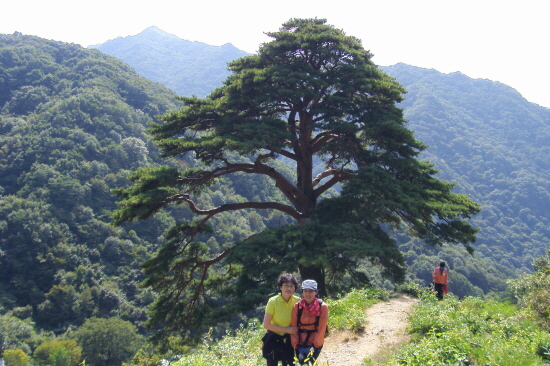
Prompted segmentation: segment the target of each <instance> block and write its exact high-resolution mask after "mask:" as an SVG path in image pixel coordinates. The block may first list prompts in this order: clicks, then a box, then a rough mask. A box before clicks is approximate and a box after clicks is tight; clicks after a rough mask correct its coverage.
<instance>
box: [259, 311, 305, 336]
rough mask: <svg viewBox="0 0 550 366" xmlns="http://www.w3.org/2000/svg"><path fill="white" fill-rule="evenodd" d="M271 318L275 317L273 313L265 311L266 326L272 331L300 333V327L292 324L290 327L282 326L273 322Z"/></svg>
mask: <svg viewBox="0 0 550 366" xmlns="http://www.w3.org/2000/svg"><path fill="white" fill-rule="evenodd" d="M271 319H273V315H271V314H268V313H265V315H264V328H265V329H267V330H270V331H272V332H277V333H288V334H295V333H298V327H296V326H292V324H291V325H290V327H280V326H278V325H275V324H271Z"/></svg>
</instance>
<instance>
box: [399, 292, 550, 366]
mask: <svg viewBox="0 0 550 366" xmlns="http://www.w3.org/2000/svg"><path fill="white" fill-rule="evenodd" d="M409 321H410V326H409V330H410V331H411V332H412V334H413V341H412V342H411V343H410V344H409V345H408V346H407V347H405V348H404V349H403V350H402V351H401V352H400V353H399V354H396V355H394V357H393V358H392V359H391V362H390V365H435V364H437V365H469V364H475V365H487V366H523V365H525V366H528V365H530V366H532V365H543V364H544V361H543V359H544V358H545V357H548V350H549V347H550V336H549V335H548V334H547V333H546V332H545V331H544V330H542V329H541V328H540V327H538V326H537V324H536V322H535V321H534V320H533V317H532V316H531V314H529V313H527V312H525V311H523V312H522V311H519V309H518V308H517V307H516V306H515V305H512V304H509V303H502V302H497V301H496V300H483V299H480V298H474V297H467V298H465V299H464V300H463V301H458V299H457V298H456V297H454V296H447V297H446V300H445V301H437V300H435V298H434V297H433V296H430V297H426V298H424V299H423V300H422V301H421V302H420V303H418V304H416V305H415V306H414V307H413V313H412V315H411V316H410V317H409Z"/></svg>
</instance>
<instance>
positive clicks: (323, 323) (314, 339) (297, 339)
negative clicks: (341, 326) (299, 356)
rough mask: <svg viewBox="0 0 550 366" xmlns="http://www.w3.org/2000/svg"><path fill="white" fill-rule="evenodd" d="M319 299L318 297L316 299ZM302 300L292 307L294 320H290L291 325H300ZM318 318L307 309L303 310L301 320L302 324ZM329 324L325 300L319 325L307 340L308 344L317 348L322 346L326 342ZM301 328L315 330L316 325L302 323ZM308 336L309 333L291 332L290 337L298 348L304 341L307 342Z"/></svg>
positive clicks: (293, 344) (311, 322) (310, 322)
mask: <svg viewBox="0 0 550 366" xmlns="http://www.w3.org/2000/svg"><path fill="white" fill-rule="evenodd" d="M315 301H317V299H315ZM299 303H300V302H298V303H296V305H294V308H293V309H292V320H291V321H290V325H291V326H292V327H296V326H298V304H299ZM316 320H317V317H316V316H315V315H313V314H310V313H309V312H308V311H307V310H306V309H304V310H302V319H301V321H300V323H301V324H313V323H315V321H316ZM327 324H328V305H327V304H326V303H325V302H323V304H322V305H321V316H320V317H319V325H317V332H314V333H311V335H310V336H309V339H308V341H307V343H308V344H307V346H310V345H312V344H313V345H314V346H315V347H316V348H319V347H321V346H322V345H323V344H324V343H325V333H326V331H327ZM299 329H305V330H314V329H315V326H314V325H302V326H300V328H299ZM306 337H307V333H298V334H291V335H290V339H291V342H292V347H294V348H298V344H299V345H303V342H305V340H306Z"/></svg>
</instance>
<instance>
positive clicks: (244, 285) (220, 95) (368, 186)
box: [113, 19, 480, 339]
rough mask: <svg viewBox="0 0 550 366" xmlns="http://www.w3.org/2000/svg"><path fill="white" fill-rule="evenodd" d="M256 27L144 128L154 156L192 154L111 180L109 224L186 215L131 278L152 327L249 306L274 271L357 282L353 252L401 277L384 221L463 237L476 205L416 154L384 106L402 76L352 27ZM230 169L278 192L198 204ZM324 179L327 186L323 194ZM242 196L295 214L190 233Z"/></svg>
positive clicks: (416, 145)
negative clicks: (221, 68) (223, 62)
mask: <svg viewBox="0 0 550 366" xmlns="http://www.w3.org/2000/svg"><path fill="white" fill-rule="evenodd" d="M267 35H268V36H269V37H270V38H271V39H272V40H271V41H270V42H267V43H265V44H263V45H262V46H261V47H260V49H259V51H258V53H257V54H255V55H252V56H247V57H243V58H240V59H238V60H236V61H233V62H231V63H230V64H229V69H230V71H231V72H232V74H231V75H230V76H229V77H228V78H227V80H226V81H225V82H224V85H223V86H222V87H220V88H218V89H216V90H214V91H213V92H212V93H211V94H210V95H209V96H208V97H207V98H205V99H198V98H195V97H181V98H180V99H181V100H182V101H183V103H184V105H185V107H184V108H183V109H182V110H180V111H178V112H174V113H170V114H167V115H164V116H163V117H162V118H161V120H162V121H163V122H164V123H162V124H156V125H153V126H152V127H151V128H150V132H151V133H152V135H153V137H154V139H155V141H156V143H157V144H158V146H159V148H160V149H161V153H162V156H163V157H165V158H179V157H182V156H185V155H188V154H191V155H192V156H193V157H194V158H195V159H196V160H197V161H198V162H200V168H193V169H188V170H185V171H180V170H178V169H176V168H169V167H156V168H142V169H141V170H138V171H136V172H135V173H134V174H133V175H132V176H131V180H132V182H133V185H132V186H131V187H129V188H125V189H122V188H121V189H118V190H117V191H116V193H117V194H118V196H119V197H120V198H121V201H120V202H119V209H118V210H117V211H115V213H114V214H113V220H114V222H115V223H116V224H122V223H124V222H131V221H135V220H141V219H146V218H147V217H150V216H151V215H153V214H154V213H156V212H158V211H159V210H162V209H164V208H166V207H168V206H169V205H171V204H178V203H179V204H184V205H187V206H188V207H189V209H190V210H191V211H192V212H193V213H194V214H195V217H196V220H195V221H192V222H187V223H182V224H180V225H179V226H177V227H175V228H174V229H173V230H172V232H171V233H170V234H169V237H168V240H167V244H166V246H165V247H164V248H162V249H161V250H160V251H159V252H158V254H157V256H156V257H155V258H153V259H151V260H150V261H148V262H146V263H144V265H143V268H144V270H145V272H146V274H147V275H148V280H146V282H145V284H144V285H145V286H151V287H152V288H153V289H154V290H156V291H158V292H159V294H160V297H159V299H158V300H157V302H156V303H155V304H154V306H153V309H152V314H153V316H152V319H151V325H159V324H162V325H163V328H162V330H161V331H160V332H159V334H158V337H159V339H160V338H162V337H165V336H167V335H169V334H170V333H171V332H172V331H178V330H180V331H181V330H182V329H184V332H187V334H188V335H189V334H191V333H192V331H190V330H189V329H200V328H198V327H200V326H201V325H205V324H209V323H211V324H214V323H215V322H219V321H222V320H228V319H230V318H231V316H233V315H234V314H236V313H237V312H243V311H246V310H249V309H251V308H253V307H254V306H257V305H258V304H259V303H261V302H262V301H265V299H266V296H267V294H269V292H270V291H272V290H273V285H272V284H273V283H274V281H275V280H276V278H277V276H278V275H279V274H280V273H281V272H283V271H288V272H293V273H299V274H300V276H301V277H302V279H306V278H313V279H316V280H317V281H318V283H319V285H320V291H321V293H322V294H323V295H327V294H330V293H336V292H338V291H341V290H343V289H344V288H343V287H344V286H360V285H365V284H367V283H368V277H367V276H366V275H365V273H364V272H361V271H360V270H358V268H359V263H360V262H361V261H367V262H369V263H372V265H375V266H377V267H378V268H380V270H381V272H382V274H383V275H384V276H387V277H388V278H392V279H393V280H395V281H400V280H402V279H403V278H404V274H405V267H404V260H403V256H402V254H401V253H400V252H399V250H398V248H397V246H396V245H395V241H394V239H392V237H391V236H390V235H391V232H392V230H395V229H400V228H407V229H408V230H409V232H410V234H412V235H414V236H417V237H419V238H421V239H424V240H425V241H426V243H427V244H430V245H440V244H442V243H458V244H463V245H465V246H466V247H467V248H469V249H471V248H470V244H471V243H473V242H474V241H475V237H476V232H477V229H475V228H473V227H472V226H471V225H470V224H469V223H468V221H467V220H468V219H469V218H470V217H471V216H472V215H474V214H476V213H477V212H479V210H480V207H479V205H478V204H477V203H475V202H473V201H471V200H470V199H469V198H468V197H467V196H466V195H461V194H456V193H453V192H452V189H453V187H454V184H452V183H448V182H445V181H441V180H438V179H437V178H435V175H436V174H437V170H435V169H434V167H433V165H432V164H430V163H428V162H425V161H421V160H419V154H420V153H421V152H422V151H423V150H424V149H426V146H425V145H423V144H422V143H420V142H419V141H417V140H416V139H415V138H414V136H413V133H412V131H411V130H409V129H407V122H406V121H405V120H404V117H403V111H402V109H400V108H399V107H398V106H397V104H398V103H399V102H401V101H403V98H404V97H403V95H404V94H405V90H404V88H403V87H402V86H401V85H399V84H398V83H397V82H396V81H395V80H394V79H393V78H392V77H390V76H388V75H387V74H385V73H384V72H382V71H381V70H380V69H379V68H378V67H377V66H376V65H375V64H374V63H373V62H372V60H371V58H372V54H371V53H370V52H369V51H367V50H365V49H364V48H363V47H362V45H361V42H360V41H359V40H358V39H357V38H355V37H352V36H348V35H346V34H345V33H344V32H343V31H342V30H339V29H336V28H334V27H333V26H330V25H327V24H326V20H323V19H291V20H290V21H288V22H286V23H285V24H283V25H282V27H281V28H280V30H279V31H278V32H272V33H267ZM239 157H247V158H248V159H249V160H244V159H240V158H239ZM277 159H284V160H285V161H287V162H288V161H289V162H291V166H293V167H294V168H295V176H292V177H290V176H288V174H284V173H283V172H281V171H280V170H278V169H277V168H276V164H274V161H276V160H277ZM319 162H321V163H322V164H321V165H322V169H320V170H319V169H318V168H317V166H318V165H319ZM197 166H199V165H197ZM235 173H247V174H253V175H262V176H266V177H269V178H270V179H271V180H272V181H273V182H274V184H275V185H276V187H277V189H278V190H279V191H280V192H281V193H282V195H283V196H284V198H285V200H281V201H272V202H268V201H266V202H256V201H248V202H234V203H227V204H224V205H220V206H218V207H215V208H210V209H205V208H201V205H200V199H199V198H200V194H201V190H203V189H205V188H206V187H209V186H211V185H212V184H214V183H215V182H216V181H217V180H218V179H220V178H226V177H230V176H232V175H234V174H235ZM336 186H339V187H342V190H341V193H340V194H339V195H333V196H332V197H323V195H324V194H326V193H327V192H328V191H329V189H331V188H334V187H336ZM244 209H254V210H277V211H280V212H283V213H284V214H286V215H289V216H290V217H292V218H293V219H294V220H295V222H296V225H287V226H282V227H279V228H268V229H267V230H265V231H263V232H261V233H257V234H256V235H254V236H252V237H250V238H246V239H243V240H242V241H238V242H235V243H233V244H232V245H231V246H230V247H227V248H223V249H220V252H219V253H216V254H214V255H212V253H210V252H209V248H208V247H207V246H206V245H205V244H204V243H202V242H200V240H199V238H201V237H203V236H204V235H206V234H207V232H208V230H211V229H210V228H208V227H207V224H208V221H209V220H210V219H211V218H212V217H213V216H215V215H218V214H221V213H224V212H230V211H234V210H244ZM212 229H215V228H212ZM190 327H191V328H190Z"/></svg>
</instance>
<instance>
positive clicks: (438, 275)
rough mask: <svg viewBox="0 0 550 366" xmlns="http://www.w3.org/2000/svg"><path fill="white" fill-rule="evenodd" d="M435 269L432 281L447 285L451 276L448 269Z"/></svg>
mask: <svg viewBox="0 0 550 366" xmlns="http://www.w3.org/2000/svg"><path fill="white" fill-rule="evenodd" d="M441 269H442V268H441V267H435V269H434V273H432V280H433V281H434V283H439V284H441V285H445V284H446V283H447V278H448V276H449V271H448V270H447V268H443V270H441Z"/></svg>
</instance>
